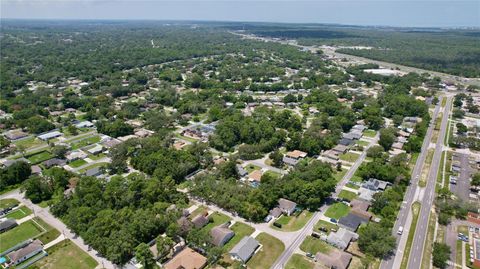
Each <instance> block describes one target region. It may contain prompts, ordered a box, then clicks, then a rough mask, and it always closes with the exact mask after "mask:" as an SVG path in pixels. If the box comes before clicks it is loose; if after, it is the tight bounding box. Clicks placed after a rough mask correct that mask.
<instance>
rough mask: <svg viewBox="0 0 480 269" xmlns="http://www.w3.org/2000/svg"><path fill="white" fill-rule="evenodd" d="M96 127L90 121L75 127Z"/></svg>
mask: <svg viewBox="0 0 480 269" xmlns="http://www.w3.org/2000/svg"><path fill="white" fill-rule="evenodd" d="M94 126H95V125H94V124H93V123H92V122H91V121H88V120H86V121H82V122H79V123H77V124H75V127H77V128H92V127H94Z"/></svg>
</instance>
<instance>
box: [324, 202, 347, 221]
mask: <svg viewBox="0 0 480 269" xmlns="http://www.w3.org/2000/svg"><path fill="white" fill-rule="evenodd" d="M348 212H350V207H349V206H347V205H345V204H343V203H335V204H332V205H331V206H330V207H329V208H328V209H327V212H325V216H327V217H329V218H334V219H336V220H338V219H340V218H341V217H344V216H346V215H348Z"/></svg>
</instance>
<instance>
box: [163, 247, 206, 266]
mask: <svg viewBox="0 0 480 269" xmlns="http://www.w3.org/2000/svg"><path fill="white" fill-rule="evenodd" d="M206 265H207V258H205V257H204V256H202V255H201V254H200V253H198V252H196V251H195V250H193V249H191V248H189V247H186V248H184V249H183V250H182V251H180V252H179V253H178V254H177V255H175V256H174V257H173V258H172V259H171V260H169V261H168V262H166V263H165V264H164V265H163V267H164V268H165V269H202V268H204V267H205V266H206Z"/></svg>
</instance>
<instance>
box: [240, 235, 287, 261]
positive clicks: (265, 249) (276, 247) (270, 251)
mask: <svg viewBox="0 0 480 269" xmlns="http://www.w3.org/2000/svg"><path fill="white" fill-rule="evenodd" d="M256 239H257V241H258V242H259V243H260V244H261V245H262V248H261V249H260V250H259V251H258V252H257V253H256V254H255V255H254V256H253V257H252V258H251V259H250V260H249V261H248V263H247V266H248V268H252V269H257V268H258V269H264V268H270V266H271V265H272V264H273V263H274V262H275V260H276V259H277V258H278V256H280V254H282V252H283V250H285V246H284V245H283V243H282V241H280V240H278V239H277V238H275V237H273V236H271V235H269V234H266V233H261V234H259V235H258V236H257V237H256Z"/></svg>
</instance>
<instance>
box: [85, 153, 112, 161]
mask: <svg viewBox="0 0 480 269" xmlns="http://www.w3.org/2000/svg"><path fill="white" fill-rule="evenodd" d="M105 157H107V155H106V154H104V153H100V154H97V155H93V154H90V155H88V158H90V159H92V160H94V161H96V160H100V159H101V158H105Z"/></svg>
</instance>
